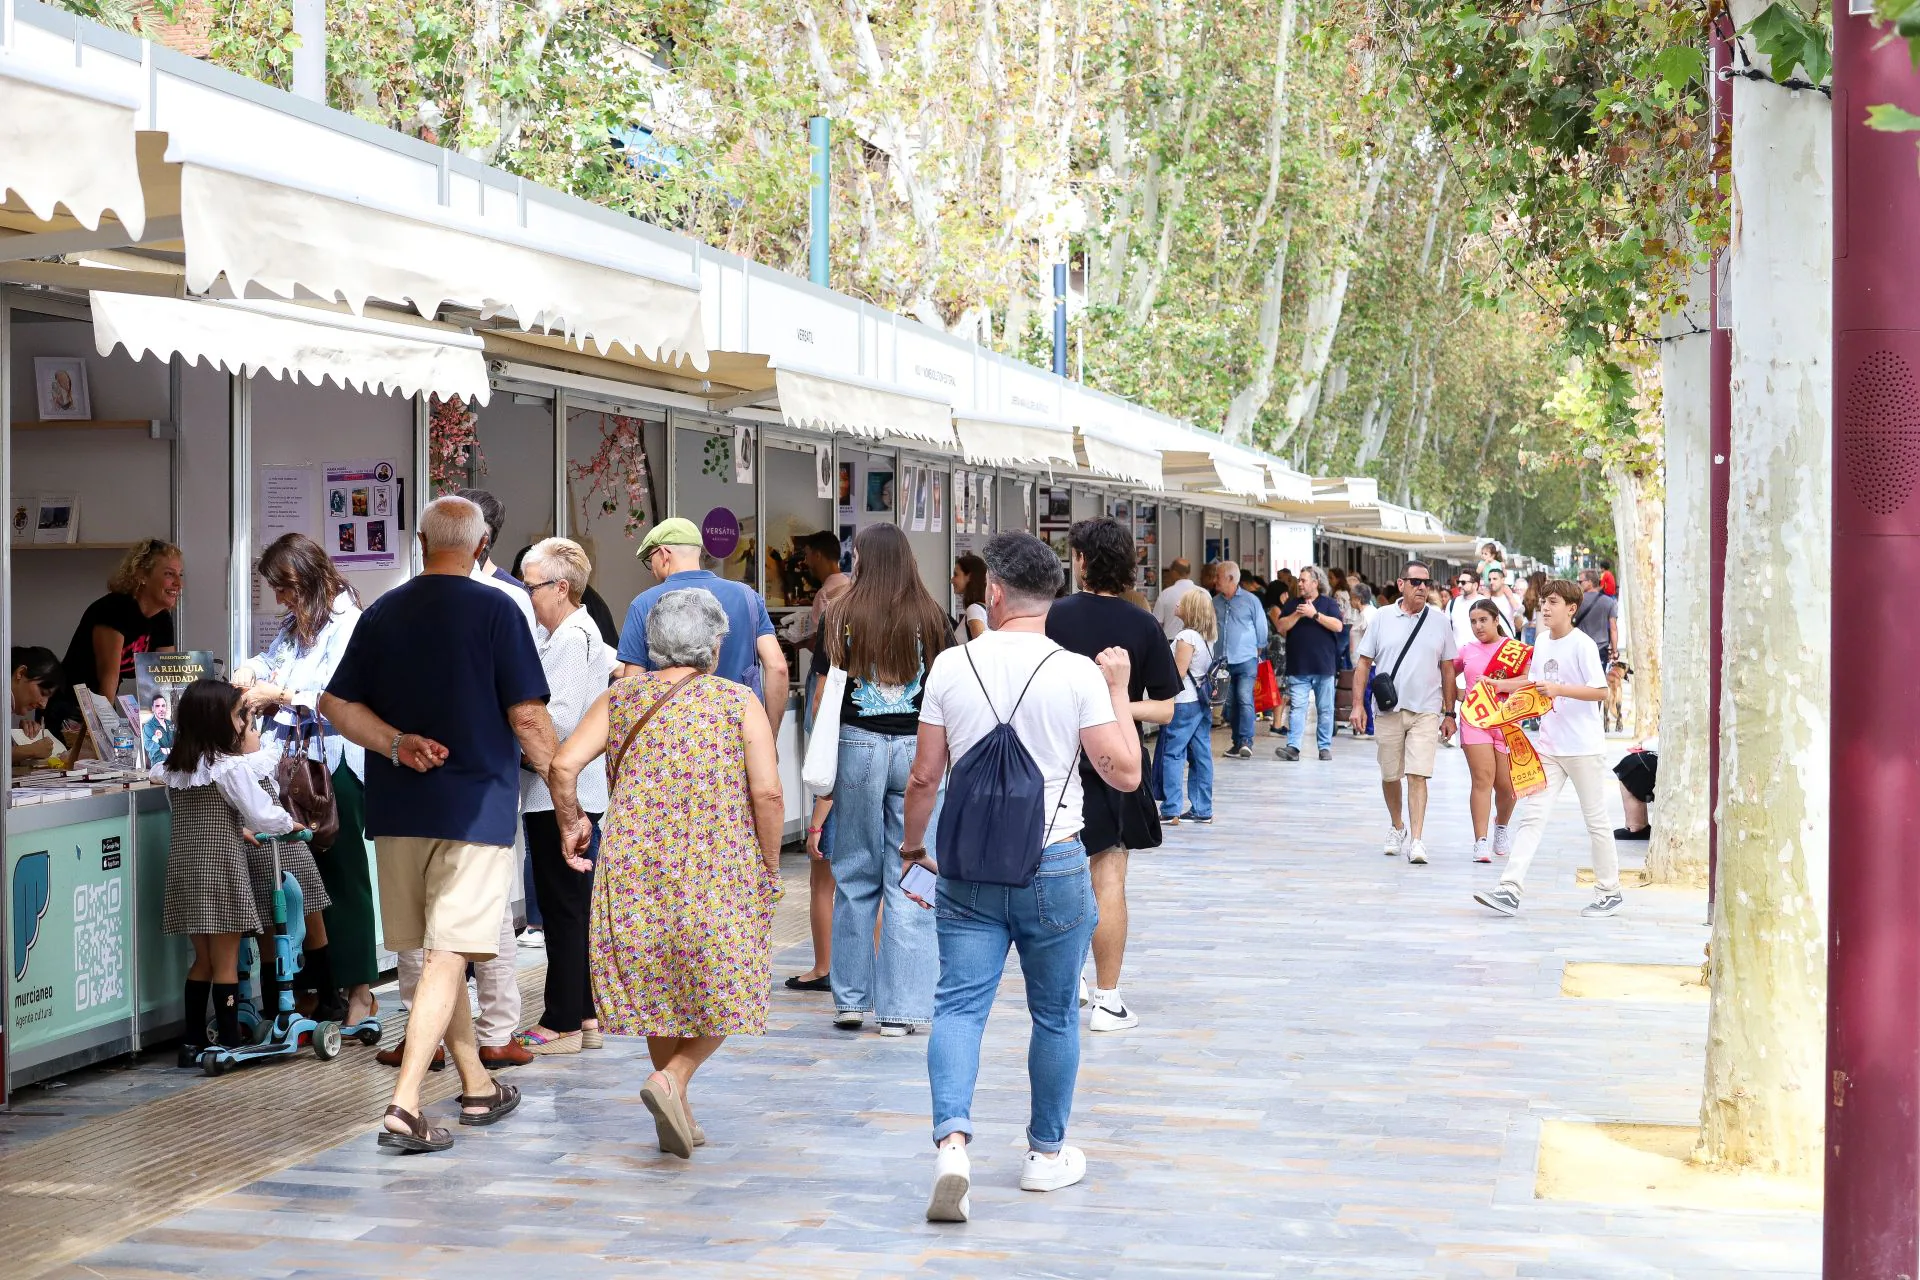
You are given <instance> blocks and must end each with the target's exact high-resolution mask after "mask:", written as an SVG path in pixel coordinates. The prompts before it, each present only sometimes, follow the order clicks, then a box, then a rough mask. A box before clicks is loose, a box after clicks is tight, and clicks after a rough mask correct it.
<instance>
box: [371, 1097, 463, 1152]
mask: <svg viewBox="0 0 1920 1280" xmlns="http://www.w3.org/2000/svg"><path fill="white" fill-rule="evenodd" d="M387 1116H388V1117H389V1118H390V1119H394V1120H398V1121H399V1122H400V1123H401V1124H404V1125H405V1126H407V1132H405V1133H396V1132H394V1131H393V1130H392V1129H389V1128H387V1126H386V1125H385V1124H382V1125H381V1126H380V1145H381V1146H383V1147H390V1148H392V1149H393V1150H395V1151H398V1152H399V1153H400V1154H401V1155H408V1156H412V1155H419V1154H420V1153H422V1152H425V1151H445V1150H446V1149H447V1148H448V1147H450V1146H452V1145H453V1135H452V1134H450V1133H448V1132H447V1131H446V1130H445V1129H441V1128H438V1127H435V1126H430V1125H428V1124H427V1122H426V1121H425V1120H423V1119H421V1118H420V1117H419V1116H417V1115H415V1114H413V1112H411V1111H408V1110H407V1109H406V1108H405V1107H388V1108H387Z"/></svg>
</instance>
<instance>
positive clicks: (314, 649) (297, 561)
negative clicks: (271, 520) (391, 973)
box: [233, 533, 380, 1026]
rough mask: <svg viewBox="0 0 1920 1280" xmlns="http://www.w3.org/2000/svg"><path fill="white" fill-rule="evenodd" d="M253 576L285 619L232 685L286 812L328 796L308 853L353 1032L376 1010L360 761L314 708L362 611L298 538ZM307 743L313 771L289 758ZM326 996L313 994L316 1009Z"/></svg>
mask: <svg viewBox="0 0 1920 1280" xmlns="http://www.w3.org/2000/svg"><path fill="white" fill-rule="evenodd" d="M258 568H259V573H260V576H261V578H263V579H265V581H266V584H267V586H268V587H269V588H270V589H271V590H272V591H273V598H274V602H275V603H276V604H278V605H280V607H281V608H283V609H285V610H286V611H287V616H286V617H285V619H283V620H282V621H281V624H280V630H279V632H278V633H277V634H276V635H275V636H274V638H273V643H272V644H270V645H268V646H267V647H266V649H265V650H264V651H263V652H261V653H257V654H255V655H254V656H253V657H251V658H249V659H247V660H246V661H245V662H243V663H241V664H240V665H239V666H238V667H236V668H235V669H234V673H233V683H234V684H235V685H237V686H238V687H239V688H240V689H242V690H243V691H244V692H243V695H242V703H243V705H244V706H245V707H246V709H247V711H248V712H249V713H251V714H265V715H269V716H271V717H272V720H273V724H272V725H271V726H270V727H271V728H272V729H273V730H274V732H272V733H270V734H267V735H263V736H264V737H265V744H264V745H265V746H266V748H267V749H268V750H269V751H278V752H280V753H282V756H283V759H282V760H281V764H280V769H279V774H280V776H281V777H282V779H283V780H290V781H291V782H292V784H293V785H288V781H283V783H282V790H283V792H285V793H286V796H285V798H286V799H287V801H288V802H289V804H290V805H291V807H293V808H294V809H295V810H298V809H300V808H301V807H303V805H302V801H303V800H304V801H305V802H307V803H314V802H318V803H320V804H321V805H322V806H323V807H324V805H325V802H324V800H322V799H321V798H320V792H321V791H322V789H325V790H327V791H330V793H331V797H332V809H333V814H334V817H335V819H336V821H337V823H338V829H337V830H336V831H335V833H334V836H333V840H332V843H331V845H330V846H328V847H326V848H325V850H324V851H322V850H321V848H320V847H319V846H318V844H316V848H315V851H314V852H315V857H314V861H315V862H316V863H317V864H318V866H319V869H320V879H321V882H322V883H323V884H324V885H325V886H326V889H327V896H328V897H330V898H331V899H332V903H331V905H329V906H328V907H327V909H326V912H325V920H326V934H327V940H328V951H329V956H330V960H331V967H332V970H333V981H335V982H337V983H339V984H340V986H341V987H342V988H344V989H345V993H346V1011H345V1017H344V1019H343V1021H344V1022H345V1023H346V1025H348V1026H354V1025H357V1024H359V1023H361V1022H364V1021H365V1020H366V1019H367V1018H369V1017H371V1016H372V1015H373V1014H374V1013H375V1012H376V1011H377V1010H378V1007H379V1006H378V1004H377V1002H376V1001H375V1000H374V998H373V984H374V983H375V982H376V981H378V980H379V977H380V966H379V962H378V961H377V959H376V958H375V956H374V932H373V874H372V869H371V864H370V862H369V861H368V858H367V846H366V837H365V830H366V827H365V822H366V789H365V787H364V786H363V785H362V782H361V773H362V771H363V770H364V769H365V767H366V765H365V753H364V752H363V751H362V750H361V749H360V748H359V747H356V746H354V745H353V744H352V743H350V742H348V741H347V740H346V739H345V738H344V737H342V736H341V735H340V734H339V733H337V732H335V731H334V728H333V726H332V725H331V724H329V723H328V722H327V720H326V718H325V717H324V716H322V715H321V714H320V712H319V711H318V709H317V704H318V702H319V699H320V695H321V694H322V693H324V692H325V691H326V687H327V682H328V681H329V680H331V679H333V672H334V668H336V667H338V666H339V665H340V657H341V655H342V654H344V653H345V652H346V651H347V641H348V640H349V639H351V638H352V636H353V628H354V625H355V624H356V623H358V622H359V620H360V603H359V599H358V597H357V596H356V595H355V594H354V590H353V588H352V587H350V586H348V585H347V581H346V579H345V578H344V577H342V576H341V573H340V570H339V569H338V568H337V567H336V566H335V565H334V563H333V561H332V560H331V559H330V558H329V557H328V556H327V553H326V551H325V550H324V549H322V548H321V546H320V544H319V543H317V542H315V541H314V540H313V539H311V538H309V537H306V536H305V535H303V534H298V533H289V534H286V535H285V536H283V537H281V538H279V539H278V540H276V541H275V542H274V543H273V544H272V545H271V546H269V547H268V548H267V549H266V550H265V551H264V552H262V553H261V555H260V563H259V566H258ZM309 735H317V736H318V743H317V753H318V754H317V759H316V761H315V764H316V766H317V767H315V768H312V769H308V768H306V767H305V766H302V765H300V764H299V763H298V762H297V761H296V760H294V759H293V758H292V757H293V754H294V753H298V754H299V755H305V754H306V753H307V751H308V749H309V743H310V742H311V737H310V736H309ZM295 816H297V817H299V818H300V819H301V820H302V821H303V822H308V823H309V824H311V825H314V826H316V827H319V826H320V825H322V824H321V823H320V822H319V821H317V819H320V818H322V817H323V816H324V815H323V814H318V813H311V812H309V813H299V812H296V814H295ZM330 994H331V993H329V992H322V993H321V1000H322V1002H323V1003H325V1002H326V1001H327V999H328V997H329V995H330Z"/></svg>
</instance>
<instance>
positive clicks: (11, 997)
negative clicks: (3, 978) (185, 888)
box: [6, 817, 135, 1052]
mask: <svg viewBox="0 0 1920 1280" xmlns="http://www.w3.org/2000/svg"><path fill="white" fill-rule="evenodd" d="M132 874H133V830H132V824H131V823H130V822H129V820H128V819H127V818H126V817H118V818H105V819H101V820H100V821H97V822H82V823H77V824H75V825H73V826H70V827H55V828H53V829H51V830H46V831H33V832H28V833H26V834H23V835H18V836H11V837H9V839H8V841H7V859H6V885H7V925H8V934H7V964H8V966H9V967H8V974H7V976H8V978H9V979H10V982H9V984H8V1009H7V1041H8V1047H9V1050H10V1051H12V1052H19V1051H20V1050H23V1049H30V1048H32V1047H34V1046H35V1045H40V1044H45V1043H47V1042H49V1041H52V1040H58V1039H61V1038H62V1037H65V1036H68V1035H72V1034H74V1033H75V1032H80V1031H86V1030H90V1029H91V1028H94V1027H100V1026H106V1025H108V1024H110V1023H116V1022H121V1023H124V1022H126V1021H128V1020H129V1019H130V1018H131V1017H132V1014H133V998H132V994H131V980H132V972H131V968H130V966H131V964H132V961H133V953H132V948H131V945H130V942H131V936H132V924H131V921H132V918H133V912H134V910H135V904H134V902H133V891H132V883H133V881H132Z"/></svg>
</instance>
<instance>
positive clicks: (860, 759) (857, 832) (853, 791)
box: [816, 524, 954, 1036]
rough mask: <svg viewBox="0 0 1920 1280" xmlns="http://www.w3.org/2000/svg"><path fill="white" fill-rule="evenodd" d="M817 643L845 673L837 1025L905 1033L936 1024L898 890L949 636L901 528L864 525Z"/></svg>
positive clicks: (915, 927) (831, 855)
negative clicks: (924, 733)
mask: <svg viewBox="0 0 1920 1280" xmlns="http://www.w3.org/2000/svg"><path fill="white" fill-rule="evenodd" d="M820 635H821V648H822V652H823V654H824V656H825V658H826V659H827V661H828V662H830V663H831V664H832V665H833V666H834V667H837V668H839V669H840V670H841V671H842V672H844V673H845V675H844V688H845V692H844V693H843V695H842V697H841V702H840V707H839V713H840V732H839V737H840V744H839V745H840V751H839V757H838V760H837V761H836V763H835V770H834V779H833V842H832V847H831V848H829V849H828V850H827V857H828V859H829V861H830V862H831V863H832V865H833V879H834V883H835V885H836V889H835V891H834V899H833V966H832V970H831V973H830V977H831V980H832V984H833V1007H834V1018H833V1025H834V1026H836V1027H839V1028H841V1029H842V1030H848V1031H851V1030H857V1029H858V1028H859V1027H860V1026H861V1024H862V1023H863V1022H864V1021H865V1020H866V1015H867V1014H868V1013H870V1012H871V1013H873V1014H874V1015H875V1016H876V1017H877V1018H878V1020H879V1023H880V1034H881V1035H884V1036H904V1035H907V1034H908V1033H910V1032H911V1031H913V1030H914V1029H916V1028H923V1027H926V1026H927V1025H929V1024H930V1023H931V1022H932V1020H933V988H934V984H935V982H936V980H937V979H938V978H939V972H940V954H939V942H938V940H937V938H936V937H935V934H934V924H933V920H932V918H931V915H930V913H928V912H925V911H922V910H920V909H919V908H917V907H916V906H915V905H914V904H913V902H912V901H911V900H910V899H909V898H908V897H907V896H906V894H905V892H904V891H902V889H901V888H900V884H899V876H900V859H899V857H898V856H897V851H898V849H899V848H900V841H901V839H902V838H903V837H904V835H905V831H906V799H907V775H908V773H909V772H910V771H911V770H912V768H913V757H914V752H915V748H916V747H917V746H918V736H919V733H920V700H921V695H922V691H923V685H924V683H925V681H926V678H927V672H928V671H929V670H930V669H931V668H932V666H933V660H934V658H935V657H936V656H938V655H939V653H940V652H941V651H942V650H943V649H946V648H947V647H948V646H949V645H950V644H952V642H953V639H954V635H953V624H952V623H951V622H950V621H949V620H948V618H947V615H946V613H945V611H944V610H942V609H941V608H940V606H939V605H937V604H935V603H934V599H933V597H932V596H931V595H929V594H928V592H927V589H926V587H925V586H924V585H922V583H921V581H920V568H919V565H918V564H917V563H915V561H914V557H913V550H912V548H911V547H909V546H908V545H907V537H906V535H905V534H904V533H902V532H900V530H899V529H898V528H897V527H896V526H894V525H890V524H876V525H868V526H867V527H866V528H864V529H862V530H861V531H860V532H859V534H858V535H857V536H856V537H855V538H854V540H853V586H852V587H850V588H848V590H847V591H846V593H845V594H843V595H841V596H840V598H839V599H837V600H835V601H834V602H833V604H832V606H831V607H829V608H828V610H827V612H826V615H825V617H824V618H823V619H822V621H821V626H820ZM828 687H829V688H831V687H832V684H831V681H830V683H829V686H828ZM827 710H828V709H827V708H824V707H823V708H822V709H821V713H822V715H823V716H824V715H825V714H826V712H827ZM818 729H819V726H818V724H817V723H816V731H818ZM936 808H937V806H936ZM883 902H884V903H885V909H884V911H883V910H882V903H883ZM876 918H878V919H879V921H880V936H879V942H878V946H877V948H876V945H875V940H874V921H875V919H876Z"/></svg>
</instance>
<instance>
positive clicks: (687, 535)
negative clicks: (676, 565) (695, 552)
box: [635, 516, 701, 560]
mask: <svg viewBox="0 0 1920 1280" xmlns="http://www.w3.org/2000/svg"><path fill="white" fill-rule="evenodd" d="M700 545H701V543H700V530H698V529H696V528H694V525H693V521H691V520H689V519H687V518H686V517H685V516H672V517H670V518H668V519H666V520H662V521H661V522H660V523H659V524H657V525H655V526H653V528H651V529H649V530H647V536H646V537H644V538H642V539H641V540H640V550H639V551H637V552H635V554H636V555H638V556H639V557H640V558H641V559H642V560H644V559H646V558H647V553H648V552H649V551H652V550H653V549H654V548H655V547H697V546H700Z"/></svg>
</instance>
